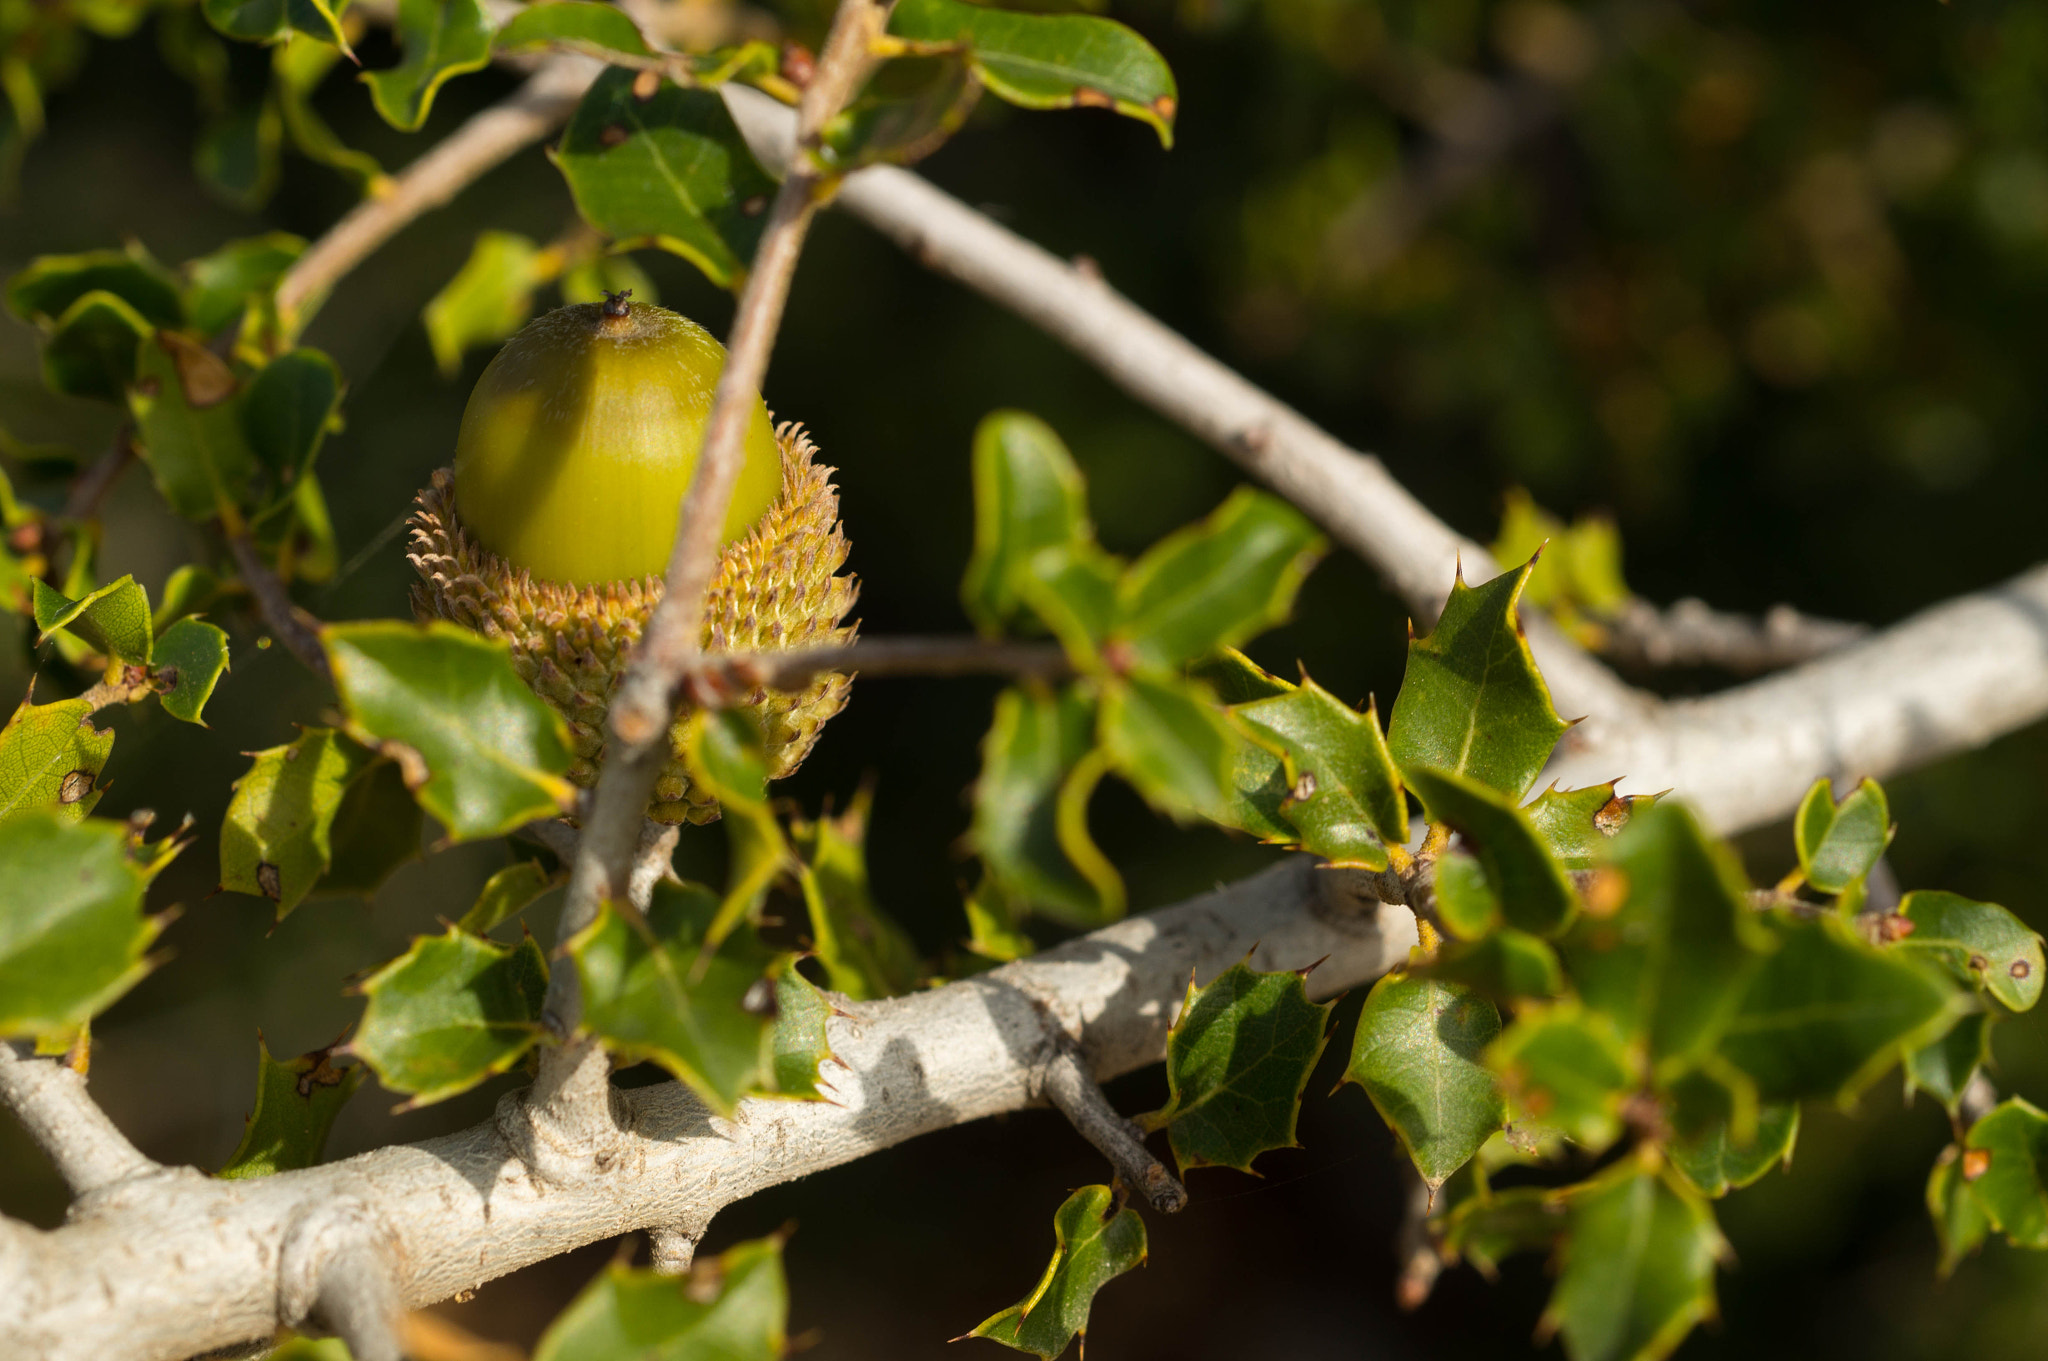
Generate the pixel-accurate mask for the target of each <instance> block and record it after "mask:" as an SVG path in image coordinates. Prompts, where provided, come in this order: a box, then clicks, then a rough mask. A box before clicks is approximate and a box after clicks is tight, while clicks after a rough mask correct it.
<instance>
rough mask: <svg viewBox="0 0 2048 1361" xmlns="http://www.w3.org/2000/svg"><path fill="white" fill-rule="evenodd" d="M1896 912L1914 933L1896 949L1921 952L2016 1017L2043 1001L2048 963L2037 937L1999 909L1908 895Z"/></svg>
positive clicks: (1946, 896)
mask: <svg viewBox="0 0 2048 1361" xmlns="http://www.w3.org/2000/svg"><path fill="white" fill-rule="evenodd" d="M1899 912H1900V914H1901V915H1903V916H1904V917H1905V918H1906V920H1907V921H1910V922H1912V923H1913V933H1912V934H1911V935H1909V936H1907V937H1906V938H1905V939H1904V940H1902V941H1900V942H1899V944H1898V947H1897V948H1900V949H1907V950H1915V951H1920V950H1925V951H1927V952H1929V953H1931V954H1933V955H1934V956H1935V957H1936V958H1938V959H1940V960H1941V961H1942V962H1943V963H1944V964H1946V965H1948V966H1949V968H1950V969H1951V970H1952V971H1953V972H1954V973H1955V975H1956V976H1957V977H1958V978H1960V979H1962V980H1963V981H1964V982H1965V983H1969V984H1973V985H1975V986H1976V987H1980V988H1982V989H1984V991H1986V992H1988V993H1990V994H1991V995H1992V996H1993V997H1996V998H1997V999H1998V1000H1999V1001H2000V1002H2002V1003H2004V1004H2005V1005H2006V1006H2007V1007H2009V1008H2011V1009H2012V1010H2014V1011H2026V1010H2028V1009H2030V1008H2031V1007H2032V1006H2033V1005H2034V1003H2036V1002H2038V1001H2040V1000H2041V981H2042V978H2043V976H2044V974H2048V963H2044V961H2043V959H2042V954H2041V936H2040V933H2039V932H2037V931H2035V930H2034V929H2033V928H2032V927H2030V926H2028V925H2027V924H2026V923H2025V922H2023V921H2021V920H2020V919H2019V918H2018V917H2015V916H2014V915H2013V914H2012V913H2010V912H2008V911H2007V910H2006V909H2004V908H2002V907H2000V906H1999V905H1998V904H1997V903H1979V902H1973V901H1971V900H1970V899H1968V898H1964V897H1962V896H1960V895H1958V894H1954V893H1941V892H1935V891H1929V890H1921V891H1919V892H1915V893H1908V894H1907V895H1906V897H1905V900H1904V901H1903V902H1901V903H1900V904H1899Z"/></svg>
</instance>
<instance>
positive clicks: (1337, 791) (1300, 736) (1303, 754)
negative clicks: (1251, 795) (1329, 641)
mask: <svg viewBox="0 0 2048 1361" xmlns="http://www.w3.org/2000/svg"><path fill="white" fill-rule="evenodd" d="M1231 713H1232V714H1233V715H1234V716H1235V717H1236V718H1237V719H1238V721H1240V722H1241V723H1243V724H1245V725H1246V726H1247V727H1249V728H1250V729H1251V730H1252V731H1253V732H1254V733H1256V734H1258V735H1259V736H1261V737H1263V738H1266V739H1268V740H1270V741H1271V742H1273V743H1274V744H1275V745H1277V746H1278V747H1279V748H1280V749H1281V751H1283V752H1284V753H1285V785H1284V788H1285V789H1286V790H1287V791H1288V795H1287V798H1286V801H1285V802H1284V803H1283V804H1282V806H1281V809H1280V813H1281V816H1283V817H1284V818H1285V819H1286V820H1287V821H1288V822H1289V823H1291V824H1292V825H1293V826H1294V827H1296V828H1298V829H1299V830H1300V832H1301V844H1302V846H1303V847H1304V849H1307V850H1309V851H1313V852H1314V853H1315V854H1317V855H1320V856H1323V857H1324V858H1326V859H1329V860H1332V861H1337V862H1340V863H1356V864H1362V865H1365V866H1366V867H1367V868H1369V869H1385V868H1386V867H1387V852H1386V848H1387V847H1388V846H1399V845H1402V844H1404V843H1405V842H1406V841H1407V840H1408V802H1407V800H1406V799H1405V798H1403V797H1402V793H1401V779H1400V776H1399V774H1398V773H1396V771H1395V770H1394V761H1393V758H1392V757H1391V756H1389V755H1388V754H1387V742H1386V739H1385V738H1384V737H1382V736H1381V735H1380V720H1379V714H1378V712H1377V711H1376V710H1375V709H1374V708H1373V706H1372V705H1371V704H1370V703H1368V704H1367V705H1366V711H1365V712H1364V713H1362V714H1361V713H1359V712H1357V711H1356V710H1354V709H1352V708H1351V707H1350V706H1349V705H1347V704H1345V703H1344V702H1343V701H1342V700H1340V699H1338V698H1337V697H1336V696H1335V695H1333V694H1331V693H1330V692H1329V691H1328V690H1325V689H1323V687H1322V686H1320V685H1317V684H1316V683H1315V682H1314V681H1312V680H1310V679H1309V678H1308V677H1307V676H1303V677H1302V680H1301V684H1300V685H1299V686H1296V687H1294V688H1292V689H1290V690H1289V691H1288V692H1287V693H1286V694H1283V695H1278V696H1275V697H1273V698H1271V699H1262V700H1255V701H1253V702H1252V703H1249V704H1239V705H1237V706H1235V707H1233V708H1232V709H1231ZM1240 765H1241V763H1240ZM1238 788H1239V789H1240V791H1242V783H1241V782H1240V784H1239V785H1238Z"/></svg>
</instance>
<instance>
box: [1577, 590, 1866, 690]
mask: <svg viewBox="0 0 2048 1361" xmlns="http://www.w3.org/2000/svg"><path fill="white" fill-rule="evenodd" d="M1599 626H1600V629H1601V631H1602V632H1603V633H1604V634H1605V637H1604V638H1603V639H1602V640H1601V642H1600V644H1599V649H1598V650H1599V652H1600V655H1601V656H1603V657H1606V658H1607V659H1608V660H1609V661H1611V662H1614V663H1615V664H1616V665H1617V666H1621V667H1623V668H1625V669H1629V670H1635V671H1659V670H1666V669H1669V668H1672V667H1689V666H1711V667H1717V668H1719V669H1721V670H1723V671H1731V672H1734V673H1735V674H1736V675H1739V676H1756V675H1762V674H1763V673H1765V672H1767V671H1780V670H1783V669H1784V668H1786V667H1788V666H1798V665H1800V664H1801V663H1802V662H1810V661H1812V660H1814V658H1816V657H1824V656H1826V655H1827V654H1828V653H1830V652H1833V651H1835V650H1837V649H1838V648H1843V647H1847V646H1848V645H1849V644H1850V643H1853V642H1855V641H1857V640H1858V639H1860V638H1862V637H1864V636H1866V635H1867V634H1868V633H1869V632H1870V627H1869V625H1867V624H1852V623H1848V622H1846V621H1844V620H1840V619H1821V618H1817V617H1816V616H1814V615H1810V614H1803V613H1801V612H1800V611H1798V610H1796V609H1794V608H1792V607H1791V606H1790V605H1775V606H1773V607H1772V608H1771V609H1769V610H1768V611H1766V612H1765V613H1764V615H1763V616H1762V617H1761V618H1754V617H1752V616H1750V615H1746V614H1731V613H1729V612H1728V611H1726V610H1717V609H1715V608H1714V607H1713V606H1711V605H1709V604H1707V603H1706V602H1705V601H1703V600H1696V599H1693V598H1691V597H1687V598H1685V599H1683V600H1678V601H1674V602H1673V603H1671V604H1669V605H1667V606H1665V607H1664V608H1662V609H1659V608H1658V607H1657V606H1655V605H1653V604H1651V603H1650V602H1649V601H1647V600H1640V599H1638V600H1631V601H1629V603H1628V604H1627V605H1626V606H1624V607H1623V608H1622V610H1621V612H1620V613H1618V614H1616V615H1615V616H1614V617H1613V618H1611V619H1602V620H1600V621H1599Z"/></svg>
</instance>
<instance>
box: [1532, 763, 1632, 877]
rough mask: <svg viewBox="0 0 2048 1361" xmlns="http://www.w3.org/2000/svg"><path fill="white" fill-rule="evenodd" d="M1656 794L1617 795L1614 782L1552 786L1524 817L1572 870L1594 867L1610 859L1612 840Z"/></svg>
mask: <svg viewBox="0 0 2048 1361" xmlns="http://www.w3.org/2000/svg"><path fill="white" fill-rule="evenodd" d="M1655 798H1656V796H1655V795H1650V794H1637V795H1628V794H1617V793H1615V792H1614V781H1612V780H1610V781H1608V782H1607V783H1606V784H1596V785H1588V786H1586V787H1585V788H1584V789H1559V788H1558V787H1557V786H1555V785H1552V786H1551V787H1550V788H1549V789H1546V790H1544V791H1543V792H1542V793H1541V794H1539V795H1537V796H1536V797H1535V799H1533V800H1531V801H1530V802H1529V803H1528V804H1527V805H1526V806H1524V807H1523V809H1522V816H1524V817H1526V818H1527V819H1529V825H1530V826H1531V827H1534V828H1535V829H1536V835H1537V837H1538V838H1540V839H1541V840H1542V842H1543V844H1544V845H1545V846H1547V847H1549V848H1550V853H1551V855H1553V856H1555V857H1556V859H1557V862H1558V863H1559V864H1560V865H1563V866H1564V867H1565V868H1566V869H1568V870H1584V869H1591V868H1592V867H1593V866H1594V865H1596V864H1598V863H1600V861H1602V860H1603V859H1605V858H1606V855H1607V851H1608V845H1609V842H1611V841H1612V840H1613V838H1614V837H1615V836H1617V835H1618V834H1619V833H1620V832H1621V829H1622V828H1623V827H1626V826H1627V825H1628V820H1629V818H1630V817H1631V816H1632V815H1634V814H1636V813H1640V812H1644V811H1646V810H1647V809H1648V808H1649V807H1650V805H1651V804H1652V803H1653V802H1655Z"/></svg>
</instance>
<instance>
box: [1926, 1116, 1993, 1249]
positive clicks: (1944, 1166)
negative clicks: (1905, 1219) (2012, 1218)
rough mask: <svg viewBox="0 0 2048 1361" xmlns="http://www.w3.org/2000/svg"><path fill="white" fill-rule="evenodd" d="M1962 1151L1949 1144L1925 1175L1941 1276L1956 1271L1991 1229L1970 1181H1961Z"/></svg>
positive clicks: (1981, 1245)
mask: <svg viewBox="0 0 2048 1361" xmlns="http://www.w3.org/2000/svg"><path fill="white" fill-rule="evenodd" d="M1962 1152H1963V1150H1962V1149H1961V1148H1959V1147H1957V1146H1956V1145H1954V1144H1950V1145H1949V1146H1948V1147H1947V1148H1944V1149H1943V1150H1942V1151H1941V1156H1940V1157H1939V1158H1936V1159H1935V1161H1934V1170H1933V1172H1931V1173H1930V1174H1929V1175H1928V1178H1927V1215H1928V1218H1930V1219H1932V1220H1933V1221H1934V1236H1935V1237H1936V1238H1937V1239H1939V1240H1940V1242H1941V1267H1940V1271H1941V1275H1942V1278H1943V1279H1944V1280H1946V1279H1947V1278H1948V1277H1949V1276H1951V1275H1953V1274H1954V1273H1955V1269H1956V1268H1957V1267H1958V1266H1961V1265H1962V1262H1963V1259H1964V1258H1965V1257H1968V1256H1969V1255H1970V1254H1972V1253H1974V1252H1975V1251H1977V1249H1978V1248H1981V1247H1983V1246H1984V1239H1985V1237H1986V1236H1987V1235H1989V1234H1990V1232H1991V1220H1990V1219H1989V1217H1987V1216H1986V1215H1985V1213H1984V1207H1983V1206H1982V1205H1980V1204H1978V1202H1977V1196H1976V1193H1975V1192H1974V1191H1972V1190H1971V1189H1970V1184H1969V1183H1968V1182H1966V1181H1964V1180H1963V1168H1962Z"/></svg>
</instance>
